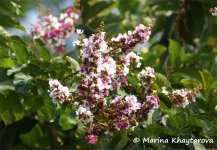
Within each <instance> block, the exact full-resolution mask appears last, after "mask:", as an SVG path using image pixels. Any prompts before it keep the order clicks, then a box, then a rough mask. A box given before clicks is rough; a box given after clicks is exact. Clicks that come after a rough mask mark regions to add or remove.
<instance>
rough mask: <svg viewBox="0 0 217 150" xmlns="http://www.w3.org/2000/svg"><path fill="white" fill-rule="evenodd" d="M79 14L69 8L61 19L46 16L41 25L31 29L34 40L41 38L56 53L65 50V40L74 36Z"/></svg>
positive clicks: (35, 25)
mask: <svg viewBox="0 0 217 150" xmlns="http://www.w3.org/2000/svg"><path fill="white" fill-rule="evenodd" d="M78 18H79V14H78V13H76V12H75V11H74V9H73V8H68V9H67V10H66V11H65V12H64V13H61V14H60V17H59V18H57V17H55V16H52V15H49V16H45V17H44V18H43V19H42V21H41V22H40V23H35V24H34V25H33V28H32V29H31V34H32V36H33V38H34V39H36V38H41V39H42V40H43V41H44V43H45V44H46V45H47V47H48V48H50V49H51V50H53V51H54V52H55V53H60V52H63V51H64V50H65V38H68V37H70V36H72V35H73V34H74V32H75V27H74V25H75V22H76V21H77V20H78Z"/></svg>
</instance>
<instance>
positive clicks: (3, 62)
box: [0, 58, 15, 68]
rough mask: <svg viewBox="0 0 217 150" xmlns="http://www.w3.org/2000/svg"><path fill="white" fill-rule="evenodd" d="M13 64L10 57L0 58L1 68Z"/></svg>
mask: <svg viewBox="0 0 217 150" xmlns="http://www.w3.org/2000/svg"><path fill="white" fill-rule="evenodd" d="M14 65H15V63H14V61H13V60H12V59H11V58H1V59H0V67H2V68H11V67H13V66H14Z"/></svg>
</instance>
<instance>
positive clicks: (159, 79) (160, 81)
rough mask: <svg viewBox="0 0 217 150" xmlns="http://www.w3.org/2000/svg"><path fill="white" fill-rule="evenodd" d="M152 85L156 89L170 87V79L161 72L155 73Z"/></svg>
mask: <svg viewBox="0 0 217 150" xmlns="http://www.w3.org/2000/svg"><path fill="white" fill-rule="evenodd" d="M154 86H155V87H156V88H157V90H158V91H161V88H162V87H171V84H170V81H169V80H168V79H167V78H166V77H165V76H164V75H163V74H161V73H156V80H155V83H154Z"/></svg>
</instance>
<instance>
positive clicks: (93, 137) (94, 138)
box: [86, 134, 99, 145]
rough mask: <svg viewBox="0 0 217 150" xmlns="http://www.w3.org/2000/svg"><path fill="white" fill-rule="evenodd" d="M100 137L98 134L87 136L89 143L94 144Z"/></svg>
mask: <svg viewBox="0 0 217 150" xmlns="http://www.w3.org/2000/svg"><path fill="white" fill-rule="evenodd" d="M98 137H99V136H98V135H94V134H89V135H87V136H86V138H87V142H88V144H92V145H94V144H96V142H97V141H98Z"/></svg>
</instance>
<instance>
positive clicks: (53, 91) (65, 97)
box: [49, 79, 71, 104]
mask: <svg viewBox="0 0 217 150" xmlns="http://www.w3.org/2000/svg"><path fill="white" fill-rule="evenodd" d="M49 85H50V97H52V101H53V103H55V104H57V103H60V104H62V103H63V102H65V101H70V100H71V96H70V92H69V89H68V87H65V86H63V85H62V84H60V83H59V81H58V80H53V79H50V80H49Z"/></svg>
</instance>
